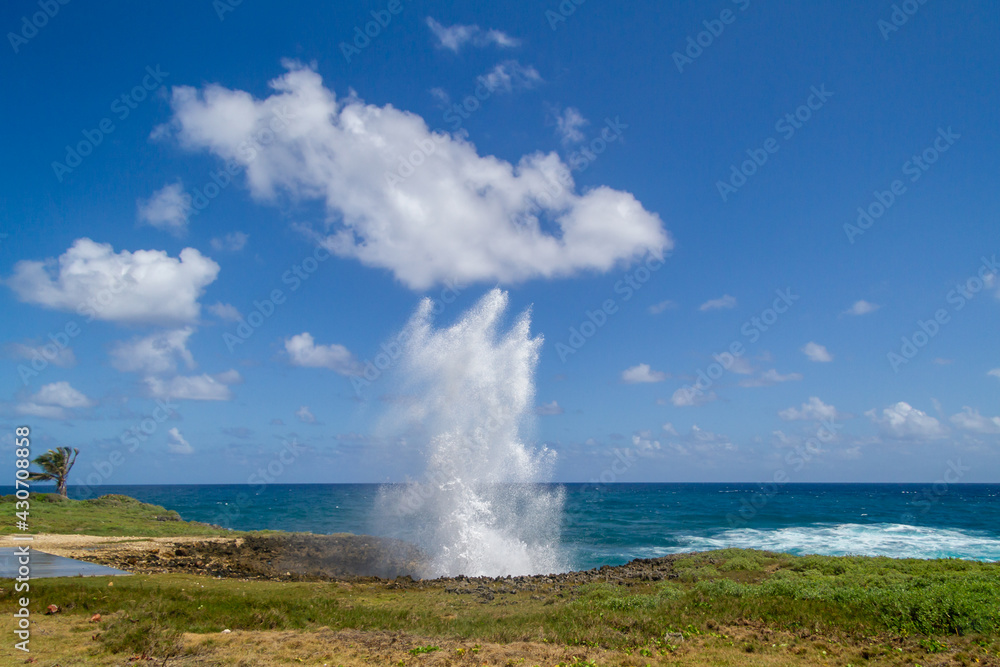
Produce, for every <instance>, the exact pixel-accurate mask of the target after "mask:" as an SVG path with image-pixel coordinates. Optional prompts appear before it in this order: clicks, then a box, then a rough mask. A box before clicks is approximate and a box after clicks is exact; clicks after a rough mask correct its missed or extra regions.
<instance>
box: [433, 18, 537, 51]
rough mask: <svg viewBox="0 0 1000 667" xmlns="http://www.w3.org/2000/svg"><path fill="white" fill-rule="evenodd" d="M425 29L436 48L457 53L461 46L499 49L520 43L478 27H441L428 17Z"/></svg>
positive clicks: (504, 35) (507, 36)
mask: <svg viewBox="0 0 1000 667" xmlns="http://www.w3.org/2000/svg"><path fill="white" fill-rule="evenodd" d="M427 27H428V28H430V29H431V32H432V33H434V36H435V37H436V38H437V46H438V48H442V49H448V50H449V51H454V52H455V53H458V52H459V51H460V50H461V49H462V47H463V46H465V45H466V44H471V45H472V46H477V47H484V46H490V45H495V46H499V47H501V48H511V47H515V46H518V45H519V44H520V43H521V42H520V41H519V40H517V39H515V38H513V37H511V36H510V35H508V34H506V33H504V32H501V31H500V30H483V29H482V28H480V27H479V26H478V25H461V24H455V25H453V26H447V27H446V26H443V25H441V24H440V23H438V22H437V21H435V20H434V19H433V18H431V17H430V16H428V17H427Z"/></svg>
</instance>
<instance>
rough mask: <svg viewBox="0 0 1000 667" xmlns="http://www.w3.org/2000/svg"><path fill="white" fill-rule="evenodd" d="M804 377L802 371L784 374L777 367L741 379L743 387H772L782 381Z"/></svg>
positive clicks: (791, 380) (792, 380)
mask: <svg viewBox="0 0 1000 667" xmlns="http://www.w3.org/2000/svg"><path fill="white" fill-rule="evenodd" d="M801 379H802V374H801V373H788V374H787V375H782V374H781V373H779V372H778V371H777V369H774V368H772V369H770V370H766V371H764V372H763V373H761V374H760V375H758V376H757V377H754V378H747V379H745V380H740V386H741V387H770V386H773V385H776V384H779V383H781V382H797V381H799V380H801Z"/></svg>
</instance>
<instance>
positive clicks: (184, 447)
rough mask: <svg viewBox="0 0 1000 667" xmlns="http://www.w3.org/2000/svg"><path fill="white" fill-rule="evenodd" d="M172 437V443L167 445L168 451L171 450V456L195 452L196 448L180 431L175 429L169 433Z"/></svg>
mask: <svg viewBox="0 0 1000 667" xmlns="http://www.w3.org/2000/svg"><path fill="white" fill-rule="evenodd" d="M167 434H168V435H169V436H170V442H168V443H167V449H168V450H170V453H171V454H192V453H193V452H194V447H192V446H191V443H189V442H188V441H187V440H185V439H184V436H183V435H181V432H180V429H178V428H177V427H174V428H172V429H170V430H169V431H167Z"/></svg>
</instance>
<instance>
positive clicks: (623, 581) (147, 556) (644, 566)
mask: <svg viewBox="0 0 1000 667" xmlns="http://www.w3.org/2000/svg"><path fill="white" fill-rule="evenodd" d="M67 555H69V554H67ZM72 555H73V557H75V558H80V559H82V560H87V561H90V562H94V563H99V564H101V565H109V566H111V567H116V568H119V569H123V570H126V571H129V572H133V573H141V574H160V573H188V574H201V575H208V576H213V577H221V578H237V579H248V580H269V581H343V582H349V583H350V582H354V583H361V582H372V583H374V582H384V583H386V584H387V586H388V587H389V588H424V587H428V586H433V587H443V588H444V590H445V591H446V592H449V593H455V594H458V595H463V594H471V595H476V596H478V597H481V598H485V599H492V598H493V596H495V595H502V594H518V593H529V594H530V593H532V592H534V591H536V590H541V589H545V590H547V591H551V590H552V588H553V587H555V588H556V589H559V588H561V587H563V586H577V585H580V584H585V583H590V582H595V581H601V582H607V583H612V584H618V585H625V586H628V585H634V584H640V583H648V582H655V581H661V580H666V579H674V578H676V577H677V576H678V574H677V572H676V571H675V568H674V563H675V561H677V560H678V559H679V558H682V557H683V556H684V555H683V554H677V555H671V556H664V557H661V558H652V559H637V560H633V561H631V562H629V563H626V564H625V565H618V566H609V565H605V566H603V567H600V568H595V569H592V570H585V571H575V572H563V573H557V574H546V575H530V576H506V577H466V576H457V577H450V578H437V579H428V578H424V577H423V576H422V574H423V563H424V562H426V559H425V557H424V554H423V553H422V552H421V551H420V549H418V548H417V547H415V546H414V545H412V544H409V543H406V542H402V541H400V540H391V539H384V538H377V537H370V536H365V535H348V534H341V535H312V534H287V535H264V536H248V537H237V538H227V539H220V538H212V539H207V540H191V539H185V540H171V539H169V538H166V539H160V540H158V541H156V542H128V543H106V544H100V545H95V546H88V547H86V548H84V549H77V550H74V551H73V553H72Z"/></svg>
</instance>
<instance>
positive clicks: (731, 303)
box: [698, 294, 736, 313]
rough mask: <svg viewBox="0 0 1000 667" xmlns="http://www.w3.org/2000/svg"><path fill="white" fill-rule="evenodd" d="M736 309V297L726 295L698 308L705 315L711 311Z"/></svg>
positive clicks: (710, 300)
mask: <svg viewBox="0 0 1000 667" xmlns="http://www.w3.org/2000/svg"><path fill="white" fill-rule="evenodd" d="M735 307H736V297H734V296H730V295H729V294H724V295H723V296H721V297H719V298H718V299H709V300H708V301H706V302H705V303H703V304H701V305H700V306H698V310H700V311H701V312H703V313H704V312H706V311H709V310H723V309H727V308H735Z"/></svg>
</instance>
